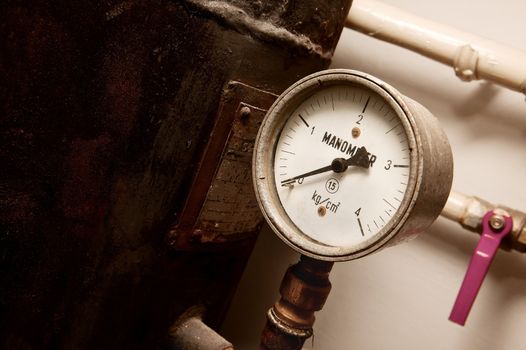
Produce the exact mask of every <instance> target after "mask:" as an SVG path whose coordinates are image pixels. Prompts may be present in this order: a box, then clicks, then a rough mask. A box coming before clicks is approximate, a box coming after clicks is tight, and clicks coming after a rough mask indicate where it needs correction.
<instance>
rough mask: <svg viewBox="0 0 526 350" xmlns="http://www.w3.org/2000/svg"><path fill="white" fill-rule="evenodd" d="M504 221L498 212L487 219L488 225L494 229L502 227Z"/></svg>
mask: <svg viewBox="0 0 526 350" xmlns="http://www.w3.org/2000/svg"><path fill="white" fill-rule="evenodd" d="M504 223H505V220H504V216H502V215H499V214H493V216H492V217H491V218H490V219H489V225H490V226H491V228H493V229H494V230H502V228H503V227H504Z"/></svg>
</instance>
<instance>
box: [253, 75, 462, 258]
mask: <svg viewBox="0 0 526 350" xmlns="http://www.w3.org/2000/svg"><path fill="white" fill-rule="evenodd" d="M423 129H425V130H423ZM424 165H425V167H424ZM423 174H426V176H425V177H424V176H423ZM451 179H452V157H451V151H450V148H449V143H448V142H447V138H446V137H445V135H444V133H443V132H442V130H441V129H440V128H439V126H438V122H437V121H436V119H435V118H434V117H433V116H432V115H431V114H430V113H429V112H428V111H427V110H426V109H425V108H424V107H422V106H420V105H418V104H417V103H416V102H414V101H412V100H410V99H408V98H406V97H404V96H403V95H401V94H400V93H399V92H397V91H396V90H395V89H394V88H392V87H390V86H389V85H387V84H385V83H384V82H382V81H380V80H378V79H376V78H374V77H371V76H369V75H367V74H364V73H361V72H356V71H348V70H331V71H324V72H319V73H316V74H313V75H311V76H309V77H307V78H304V79H303V80H301V81H299V82H298V83H296V84H294V85H293V86H292V87H290V88H289V89H288V90H287V91H285V92H284V93H283V94H282V95H281V96H280V97H279V98H278V99H277V101H276V102H275V103H274V105H273V106H272V107H271V108H270V110H269V112H268V113H267V116H266V117H265V119H264V121H263V123H262V126H261V128H260V131H259V134H258V137H257V140H256V145H255V150H254V181H255V188H256V196H257V198H258V202H259V204H260V207H261V208H262V210H263V213H264V215H265V217H266V219H267V221H268V222H269V224H270V226H271V227H272V228H273V230H274V231H275V232H276V233H277V234H278V235H279V236H280V237H281V238H282V239H283V240H284V241H285V242H286V243H287V244H289V245H290V246H291V247H293V248H294V249H296V250H297V251H299V252H301V253H303V254H306V255H309V256H312V257H316V258H320V259H325V260H348V259H354V258H358V257H361V256H363V255H366V254H368V253H370V252H373V251H375V250H377V249H379V248H381V247H383V246H385V245H386V244H387V243H389V244H391V243H393V242H394V241H396V240H394V237H397V239H401V238H404V237H409V236H411V235H414V234H415V233H417V232H420V231H422V230H423V229H425V228H426V227H427V226H428V225H429V224H430V223H431V222H433V220H434V219H435V218H436V217H437V216H438V214H439V213H440V211H441V209H442V207H443V205H444V203H445V201H446V199H447V196H448V193H449V189H450V188H451Z"/></svg>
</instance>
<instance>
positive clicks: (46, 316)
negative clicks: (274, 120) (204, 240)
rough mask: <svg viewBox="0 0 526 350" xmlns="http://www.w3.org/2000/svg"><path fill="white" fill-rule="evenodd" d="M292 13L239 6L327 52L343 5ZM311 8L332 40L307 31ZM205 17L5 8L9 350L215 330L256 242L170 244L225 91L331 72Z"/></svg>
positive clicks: (192, 8)
mask: <svg viewBox="0 0 526 350" xmlns="http://www.w3.org/2000/svg"><path fill="white" fill-rule="evenodd" d="M213 3H214V4H217V2H213ZM273 3H275V4H277V3H278V2H273ZM210 4H211V5H212V2H210ZM241 4H242V5H241ZM283 4H284V5H287V6H285V7H287V8H289V10H288V12H286V13H283V12H277V13H276V12H272V13H266V12H258V11H259V10H258V11H256V10H254V11H255V12H252V11H250V10H249V9H251V8H253V7H254V8H256V7H258V6H260V5H258V4H257V3H256V2H248V1H247V2H241V1H237V2H236V6H243V8H244V9H245V11H246V12H247V13H251V16H252V15H253V16H256V13H259V14H258V15H257V17H258V20H259V21H261V22H271V23H272V24H273V25H277V26H279V27H282V28H285V29H286V30H287V31H289V32H290V33H293V34H294V35H297V36H298V37H300V36H302V37H303V36H304V37H306V38H308V39H309V41H310V42H313V43H316V45H319V46H320V47H321V48H322V52H332V50H333V49H334V46H335V44H336V40H337V37H338V35H339V33H340V31H341V28H342V23H343V20H344V17H345V15H346V14H347V10H348V8H349V1H343V0H342V1H335V2H333V4H332V5H333V6H334V8H342V10H341V12H340V11H338V13H335V11H332V10H330V11H329V10H328V7H327V6H325V5H324V6H321V7H320V6H318V2H317V1H304V2H302V3H301V4H298V5H295V6H296V7H297V9H298V11H296V9H295V8H294V6H293V4H292V3H290V4H289V2H283ZM205 5H206V4H205ZM314 8H318V10H316V11H315V12H316V21H317V22H316V23H324V24H325V26H326V28H327V30H328V31H327V33H329V32H331V33H333V37H332V39H331V40H321V39H320V38H319V34H317V32H316V31H315V27H314V26H311V25H308V26H307V25H304V27H302V26H300V27H298V25H299V24H298V23H309V22H310V21H311V20H312V16H311V15H312V11H314V10H312V9H314ZM308 9H311V10H312V11H311V12H309V11H307V10H308ZM300 10H301V11H300ZM211 13H212V9H206V8H203V4H201V5H200V6H198V5H196V3H195V2H191V1H164V0H160V1H150V0H126V1H114V0H110V1H99V0H95V1H83V0H75V1H69V0H68V1H65V0H59V1H53V2H42V1H30V0H26V1H17V2H11V1H6V2H2V4H0V52H2V54H1V55H0V77H1V78H0V80H1V81H2V84H1V85H0V108H1V115H2V119H1V124H0V162H1V164H2V171H1V172H0V281H1V283H0V348H2V349H43V348H49V349H110V348H111V349H152V348H159V347H160V346H162V344H163V342H164V340H165V338H166V335H167V331H168V329H169V327H170V325H171V324H172V323H173V322H174V320H175V319H177V318H178V317H179V315H180V314H181V313H182V312H184V310H186V309H187V308H188V307H189V306H191V305H193V304H195V303H204V304H205V306H206V307H207V313H206V314H205V316H204V317H205V319H204V320H205V321H206V322H207V324H209V325H211V326H213V327H214V326H217V325H218V324H219V322H220V321H221V319H222V317H223V315H224V312H225V310H226V308H227V307H228V303H229V300H230V298H231V296H232V294H233V290H234V288H235V285H236V284H237V281H238V279H239V276H240V274H241V272H242V270H243V267H244V264H245V262H246V259H247V257H248V255H249V253H250V250H251V247H252V244H253V237H252V238H249V239H245V240H241V241H238V242H237V243H236V244H235V245H225V246H223V247H222V248H221V250H217V251H213V252H207V253H206V254H203V253H190V252H174V251H172V250H171V249H170V247H169V246H168V245H167V244H166V235H167V232H168V231H169V228H170V227H172V225H173V224H174V222H175V218H176V217H177V214H178V213H180V212H181V209H182V206H183V204H184V202H185V199H186V197H187V195H188V193H189V191H190V188H189V187H190V184H191V183H192V179H193V178H194V174H195V171H196V169H197V168H198V160H199V159H200V157H201V155H202V152H203V147H204V146H205V145H206V144H207V140H208V138H209V135H210V134H211V131H212V129H213V125H214V123H213V121H214V120H215V119H216V115H217V110H218V106H219V103H220V98H221V92H222V90H223V88H224V86H225V84H226V83H227V82H228V81H232V80H236V81H241V82H243V83H244V84H246V85H250V86H252V87H254V88H257V89H262V90H265V91H270V92H272V93H280V92H281V91H282V90H283V89H284V88H286V87H287V86H288V85H290V84H291V83H292V82H294V81H295V80H297V79H298V78H299V77H302V76H304V75H306V74H308V73H311V72H313V71H316V70H319V69H322V68H324V67H326V66H327V65H328V63H329V61H328V56H327V55H325V56H324V55H321V54H320V52H317V51H315V50H312V48H309V47H305V46H302V45H294V46H291V45H290V43H288V42H287V41H283V40H281V39H279V38H275V39H273V38H272V36H264V37H263V36H261V35H259V34H258V33H257V32H255V33H251V32H250V30H251V29H250V28H249V27H247V28H246V29H245V30H240V29H239V28H237V27H235V26H233V25H231V24H230V23H227V22H225V21H224V20H222V19H221V18H220V17H218V16H213V15H211ZM285 14H288V15H285ZM271 17H272V18H271Z"/></svg>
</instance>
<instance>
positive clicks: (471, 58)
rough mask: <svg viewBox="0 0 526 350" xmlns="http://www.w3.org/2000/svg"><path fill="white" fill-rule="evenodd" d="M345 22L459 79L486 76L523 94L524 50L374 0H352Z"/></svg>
mask: <svg viewBox="0 0 526 350" xmlns="http://www.w3.org/2000/svg"><path fill="white" fill-rule="evenodd" d="M345 26H346V27H348V28H351V29H354V30H357V31H359V32H362V33H364V34H366V35H369V36H372V37H374V38H377V39H380V40H384V41H387V42H390V43H393V44H396V45H399V46H402V47H404V48H407V49H409V50H413V51H415V52H418V53H420V54H422V55H424V56H427V57H429V58H431V59H434V60H437V61H439V62H441V63H444V64H447V65H449V66H452V67H453V68H454V70H455V73H456V75H457V76H458V77H459V78H460V79H461V80H464V81H471V80H474V79H486V80H489V81H492V82H495V83H497V84H500V85H503V86H505V87H507V88H510V89H512V90H516V91H519V92H522V93H523V94H526V53H525V52H522V51H519V50H516V49H513V48H510V47H507V46H504V45H501V44H497V43H495V42H492V41H489V40H486V39H482V38H479V37H476V36H474V35H471V34H468V33H465V32H462V31H459V30H456V29H454V28H451V27H447V26H445V25H441V24H438V23H435V22H431V21H428V20H426V19H424V18H421V17H418V16H415V15H412V14H410V13H407V12H404V11H401V10H398V9H397V8H395V7H392V6H389V5H386V4H383V3H381V2H378V1H375V0H354V1H353V5H352V6H351V10H350V12H349V15H348V16H347V20H346V22H345Z"/></svg>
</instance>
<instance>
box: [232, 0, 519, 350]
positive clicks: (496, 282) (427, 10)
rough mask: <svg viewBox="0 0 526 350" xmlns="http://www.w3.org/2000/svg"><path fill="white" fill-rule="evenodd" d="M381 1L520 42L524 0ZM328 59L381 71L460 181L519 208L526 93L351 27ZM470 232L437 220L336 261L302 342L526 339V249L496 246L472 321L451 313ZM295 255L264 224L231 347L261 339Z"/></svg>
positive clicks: (509, 342)
mask: <svg viewBox="0 0 526 350" xmlns="http://www.w3.org/2000/svg"><path fill="white" fill-rule="evenodd" d="M384 1H385V2H387V3H390V4H393V5H396V6H399V7H400V8H402V9H405V10H410V11H412V12H414V13H415V14H419V15H421V16H425V17H427V18H430V19H434V20H437V21H440V22H443V23H446V24H449V25H453V26H455V27H457V28H459V29H462V30H465V31H468V32H472V33H474V34H478V35H482V36H485V37H487V38H489V39H492V40H495V41H499V42H502V43H504V44H508V45H512V46H515V47H517V48H519V49H522V50H524V51H526V1H524V0H516V1H511V0H503V1H487V0H486V1H484V0H483V1H478V2H477V1H468V0H456V1H453V0H443V1H417V0H391V1H386V0H384ZM333 67H335V68H352V69H358V70H362V71H365V72H367V73H370V74H373V75H376V76H378V77H379V78H381V79H383V80H385V81H387V82H389V83H391V84H392V85H394V86H395V87H396V88H398V89H399V90H400V91H401V92H402V93H404V94H405V95H407V96H409V97H412V98H413V99H415V100H417V101H419V102H420V103H422V104H423V105H424V106H426V107H427V108H428V109H429V110H431V112H433V114H435V116H437V117H438V118H439V120H440V121H441V122H442V125H443V127H444V129H445V131H446V133H447V134H448V137H449V139H450V142H451V145H452V148H453V154H454V160H455V176H454V181H453V187H454V188H455V189H456V190H458V191H461V192H464V193H466V194H475V195H477V196H480V197H483V198H485V199H487V200H490V201H493V202H497V203H499V202H500V203H503V204H505V205H508V206H510V207H515V208H517V209H520V210H523V211H526V102H525V99H524V96H523V95H520V94H519V93H515V92H511V91H508V90H506V89H503V88H500V87H497V86H494V85H491V84H486V83H483V82H472V83H463V82H460V81H459V80H457V78H456V77H455V76H454V73H453V71H452V69H451V68H449V67H445V66H442V65H440V64H438V63H435V62H432V61H430V60H428V59H426V58H423V57H421V56H418V55H416V54H413V53H411V52H409V51H406V50H403V49H400V48H397V47H394V46H393V45H389V44H385V43H382V42H379V41H376V40H373V39H369V38H367V37H365V36H363V35H361V34H357V33H354V32H351V31H349V30H345V31H344V34H343V36H342V39H341V41H340V45H339V47H338V49H337V52H336V56H335V58H334V62H333ZM476 240H477V237H476V235H474V234H471V233H468V232H467V231H464V230H462V229H461V228H460V227H459V226H457V225H456V224H453V223H450V222H448V221H446V220H445V219H442V218H440V219H438V220H437V222H436V223H435V224H434V225H433V226H432V228H431V229H430V230H429V231H428V232H427V233H425V234H423V235H422V236H420V237H419V238H418V239H416V240H414V241H412V242H410V243H407V244H403V245H401V246H397V247H394V248H389V249H387V250H384V251H381V252H380V253H377V254H373V255H371V256H368V257H365V258H362V259H360V260H358V261H352V262H347V263H338V264H336V266H335V268H334V271H333V273H332V274H331V280H332V282H333V290H332V292H331V295H330V296H329V300H328V302H327V304H326V306H325V308H324V310H323V311H321V312H320V313H318V314H317V321H316V326H315V337H314V341H313V342H311V341H309V342H308V344H306V348H308V349H311V348H312V349H321V350H333V349H359V350H373V349H377V350H384V349H394V350H395V349H427V350H433V349H436V350H442V349H448V350H454V349H458V350H472V349H473V350H486V349H488V350H489V349H491V350H496V349H498V350H511V349H514V350H515V349H524V348H526V345H525V341H524V339H525V338H524V334H525V333H524V332H525V329H526V328H525V325H526V255H521V254H518V253H507V252H499V254H498V255H497V257H496V259H495V261H494V263H493V265H492V267H491V270H490V272H489V274H488V276H487V277H486V281H485V283H484V284H483V286H482V290H481V292H480V294H479V296H478V298H477V301H476V303H475V305H474V307H473V310H472V312H471V315H470V317H469V319H468V322H467V325H466V326H465V327H464V328H462V327H459V326H457V325H455V324H453V323H451V322H449V321H448V320H447V318H448V315H449V312H450V310H451V306H452V305H453V302H454V300H455V297H456V293H457V291H458V288H459V286H460V283H461V282H462V278H463V275H464V272H465V270H466V267H467V264H468V261H469V258H470V255H471V252H472V250H473V248H474V246H475V244H476ZM296 259H297V255H295V254H294V253H293V252H291V251H290V250H289V249H288V248H287V247H286V246H285V245H284V244H283V243H281V241H279V240H278V239H277V238H275V237H274V236H273V233H272V232H270V231H269V230H265V231H264V232H263V234H262V236H261V239H260V240H259V242H258V244H257V246H256V250H255V253H254V255H253V257H252V259H251V261H250V263H249V266H248V267H247V270H246V273H245V275H244V277H243V280H242V282H241V285H240V287H239V289H238V292H237V294H236V297H235V299H234V303H233V306H232V308H231V310H230V313H229V315H228V317H227V320H226V323H225V326H224V330H223V333H224V335H225V336H226V337H227V338H228V339H229V340H231V341H232V342H233V343H234V344H235V345H236V349H239V350H245V349H255V348H256V346H257V343H258V338H259V332H260V330H261V328H262V327H263V324H264V321H265V312H266V309H267V308H268V307H269V306H270V305H271V304H272V303H273V302H274V300H275V299H276V297H277V290H278V286H279V282H280V280H281V277H282V275H283V272H284V271H285V269H286V268H287V266H288V265H289V264H291V263H293V262H294V261H295V260H296Z"/></svg>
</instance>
